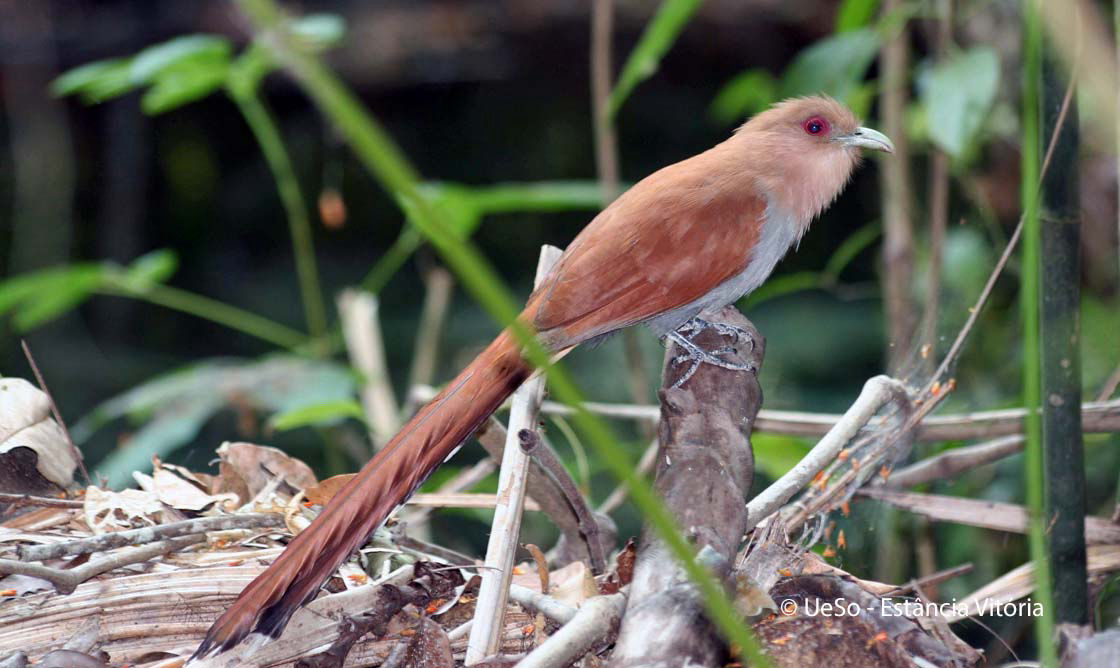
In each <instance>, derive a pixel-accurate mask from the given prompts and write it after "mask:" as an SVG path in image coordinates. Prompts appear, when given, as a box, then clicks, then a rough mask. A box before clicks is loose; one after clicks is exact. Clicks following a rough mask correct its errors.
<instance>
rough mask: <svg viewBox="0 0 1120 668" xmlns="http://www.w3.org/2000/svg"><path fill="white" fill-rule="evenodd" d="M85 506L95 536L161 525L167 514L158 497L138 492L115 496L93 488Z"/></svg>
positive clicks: (115, 494)
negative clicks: (161, 519) (164, 512)
mask: <svg viewBox="0 0 1120 668" xmlns="http://www.w3.org/2000/svg"><path fill="white" fill-rule="evenodd" d="M84 502H85V505H84V507H83V509H82V510H83V512H84V514H85V520H86V524H88V525H89V528H90V529H92V530H93V532H94V533H95V534H100V533H106V532H109V531H117V530H119V529H132V528H133V527H137V526H149V525H154V524H159V522H160V518H161V516H162V515H163V511H164V508H163V504H161V503H160V502H159V498H158V497H157V496H156V495H155V493H153V492H148V491H144V490H139V489H126V490H123V491H120V492H113V491H110V490H105V489H101V488H99V487H94V486H92V485H90V486H89V487H87V488H86V497H85V499H84Z"/></svg>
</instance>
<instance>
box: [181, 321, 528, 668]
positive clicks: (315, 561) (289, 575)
mask: <svg viewBox="0 0 1120 668" xmlns="http://www.w3.org/2000/svg"><path fill="white" fill-rule="evenodd" d="M530 373H531V367H530V366H529V365H528V363H527V362H525V360H524V359H523V358H522V356H521V354H520V349H519V346H518V345H517V344H516V341H515V340H514V338H513V337H512V335H510V334H509V333H508V332H504V333H502V334H501V335H500V336H499V337H498V338H497V339H495V340H494V342H493V343H491V344H490V346H489V347H488V348H487V349H486V350H484V351H483V352H482V353H481V354H480V355H479V356H478V357H477V358H476V359H475V360H474V361H473V362H472V363H471V364H470V365H469V366H468V367H467V368H466V369H464V370H463V372H462V373H460V374H459V376H457V377H456V378H455V380H453V381H452V382H451V383H450V384H449V385H448V386H447V388H446V389H445V390H444V391H443V392H441V393H440V394H439V395H438V396H437V397H436V398H435V399H433V400H432V402H431V403H429V404H428V405H427V406H425V407H424V408H423V409H422V410H421V411H420V412H419V413H417V414H416V416H415V417H414V418H412V420H410V421H409V423H408V424H407V425H405V426H404V428H403V429H402V430H401V431H400V432H399V433H398V434H397V435H396V436H394V437H393V439H392V440H391V441H389V443H387V444H386V445H385V447H384V448H383V449H382V450H381V451H380V452H378V453H377V455H376V456H375V457H374V458H373V459H371V460H370V461H369V463H367V464H366V465H365V466H364V467H363V468H362V470H361V472H359V473H358V475H356V476H354V478H353V479H352V480H351V481H350V482H349V483H348V484H347V485H346V486H345V487H343V488H342V490H341V491H339V492H338V494H336V495H335V497H334V498H333V499H332V500H331V501H330V503H328V504H327V507H326V508H325V509H324V510H323V512H322V513H321V514H320V515H319V517H317V518H316V519H315V521H314V522H312V524H311V526H309V527H308V528H307V529H306V530H304V531H303V532H302V533H300V534H299V535H298V536H296V537H295V539H294V540H293V541H292V542H291V543H290V544H289V545H288V547H287V549H286V550H284V552H283V553H282V554H281V555H280V556H279V557H278V558H277V559H276V561H274V562H273V563H272V565H271V566H269V568H268V569H267V570H266V571H265V572H263V573H261V574H260V575H259V576H257V578H256V579H255V580H253V581H252V582H251V583H250V584H249V586H248V587H246V588H245V590H244V591H242V592H241V595H240V596H238V598H237V600H236V601H234V603H233V605H232V606H230V608H229V609H228V610H226V612H225V613H224V614H223V615H222V616H221V617H220V618H219V619H218V620H217V621H216V622H214V625H213V626H211V627H210V630H209V631H208V632H207V633H206V638H205V639H204V640H203V641H202V644H200V645H199V647H198V649H197V650H196V651H195V653H194V656H193V657H192V659H196V658H202V657H205V656H208V655H210V654H216V653H219V652H223V651H225V650H228V649H230V648H232V647H234V646H235V645H237V644H238V643H240V642H241V641H242V640H243V639H245V637H246V636H248V635H249V634H250V633H254V632H256V633H261V634H265V635H268V636H271V637H273V638H275V637H279V635H280V633H281V631H283V629H284V626H285V625H286V624H287V623H288V619H289V618H290V617H291V616H292V613H294V612H295V611H296V610H297V609H298V608H299V607H300V606H302V605H303V604H304V603H306V602H308V601H310V600H311V599H312V598H314V597H315V594H316V593H317V592H318V591H319V587H320V586H322V584H323V583H324V582H325V581H326V580H327V578H329V577H330V576H331V574H332V573H333V572H334V571H335V569H336V568H338V566H339V564H341V563H342V562H343V561H345V560H346V559H347V558H348V557H349V556H350V554H351V553H352V552H353V551H354V550H355V549H357V548H358V547H359V546H361V545H362V544H363V543H365V542H366V540H368V538H369V536H370V535H371V534H372V533H373V532H374V531H375V530H376V529H377V528H378V527H379V526H381V524H382V523H383V522H384V521H385V518H386V517H388V516H389V515H390V514H391V513H392V512H393V511H394V510H396V508H397V507H398V506H399V505H400V504H402V503H404V501H405V500H406V499H407V498H408V497H409V496H411V495H412V493H413V492H414V491H415V490H416V488H417V487H419V486H420V484H421V483H423V482H424V480H426V479H427V478H428V476H429V475H431V473H432V472H433V471H434V470H435V469H436V468H437V467H438V466H439V465H440V464H441V463H443V462H444V460H446V459H447V458H448V457H449V456H450V455H451V454H452V453H453V452H454V451H455V450H456V449H457V448H458V447H459V446H460V445H461V444H462V442H463V441H465V440H466V439H467V438H469V437H470V435H471V434H473V433H474V431H475V430H476V429H477V428H478V427H479V426H480V425H481V424H482V422H483V420H485V419H486V418H487V417H489V416H490V414H491V413H493V412H494V411H495V410H497V409H498V407H499V406H500V405H501V404H502V402H503V401H505V400H506V398H507V397H509V395H510V394H512V393H513V391H514V390H516V389H517V388H518V387H519V386H520V385H521V383H523V382H524V381H525V379H526V378H528V376H529V374H530Z"/></svg>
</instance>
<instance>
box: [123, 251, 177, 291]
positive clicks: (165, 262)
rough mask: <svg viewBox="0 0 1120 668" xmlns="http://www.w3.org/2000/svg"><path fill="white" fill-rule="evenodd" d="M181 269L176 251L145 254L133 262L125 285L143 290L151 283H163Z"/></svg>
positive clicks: (125, 278)
mask: <svg viewBox="0 0 1120 668" xmlns="http://www.w3.org/2000/svg"><path fill="white" fill-rule="evenodd" d="M178 268H179V257H178V256H177V255H176V254H175V251H173V250H168V249H166V248H161V249H160V250H154V251H152V252H150V253H145V254H144V255H141V256H140V257H138V258H136V259H135V260H133V262H132V264H131V265H129V267H128V269H127V271H126V272H125V275H124V280H125V283H126V284H127V285H128V286H129V287H132V288H133V289H136V290H143V289H144V288H145V287H147V286H148V285H149V284H151V283H163V282H164V281H166V280H167V279H169V278H171V276H172V274H174V273H175V270H176V269H178Z"/></svg>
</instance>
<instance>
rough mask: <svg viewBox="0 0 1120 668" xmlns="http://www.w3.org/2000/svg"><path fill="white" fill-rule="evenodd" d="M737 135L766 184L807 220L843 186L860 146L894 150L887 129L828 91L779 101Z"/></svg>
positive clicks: (784, 205)
mask: <svg viewBox="0 0 1120 668" xmlns="http://www.w3.org/2000/svg"><path fill="white" fill-rule="evenodd" d="M736 138H737V139H739V140H741V142H742V145H743V146H745V147H748V148H747V150H749V156H748V159H749V160H750V161H751V162H752V163H754V164H755V167H756V169H757V173H758V174H759V175H760V180H761V181H762V182H763V183H762V185H763V186H764V187H765V188H766V189H767V190H768V191H769V192H770V193H771V195H772V196H773V197H775V198H777V200H778V202H777V203H778V204H779V205H781V206H783V208H786V209H787V210H789V211H790V212H791V213H793V214H795V217H796V218H797V219H798V220H800V221H802V222H803V224H806V225H807V224H808V223H809V221H810V220H811V219H812V218H814V217H815V216H816V215H817V214H819V213H820V212H821V210H823V209H824V208H825V207H826V206H828V205H829V204H830V203H831V202H832V200H833V199H835V198H836V196H837V195H838V194H840V191H841V190H843V188H844V185H845V184H847V182H848V179H849V178H850V177H851V174H852V170H854V169H855V167H856V165H858V164H859V161H860V154H861V149H869V150H873V151H884V152H886V153H893V152H894V145H893V144H892V143H891V140H890V139H888V138H887V136H886V135H884V134H883V133H881V132H879V131H877V130H872V129H871V128H867V127H863V126H861V125H860V122H859V119H857V118H856V116H855V114H853V113H852V111H851V110H850V109H848V108H847V107H846V106H844V105H843V104H841V103H840V102H837V101H836V100H834V99H832V98H830V97H824V96H813V97H799V98H793V99H789V100H785V101H783V102H779V103H778V104H775V105H774V106H773V107H771V108H769V109H767V110H766V111H763V112H762V113H760V114H758V115H757V116H755V117H754V118H752V119H751V120H749V121H747V122H746V123H745V124H744V125H743V126H742V127H741V128H740V129H739V131H738V132H737V133H736ZM752 171H753V170H752Z"/></svg>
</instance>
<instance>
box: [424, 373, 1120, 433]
mask: <svg viewBox="0 0 1120 668" xmlns="http://www.w3.org/2000/svg"><path fill="white" fill-rule="evenodd" d="M412 392H413V395H414V396H416V397H417V398H418V399H421V400H430V399H431V398H433V397H435V395H436V389H435V388H432V387H426V386H419V387H414V388H413V389H412ZM583 407H584V408H585V409H586V410H587V411H588V412H590V413H594V414H596V415H601V416H603V417H609V418H616V419H622V420H644V421H650V422H655V421H657V420H658V419H659V417H658V416H659V415H660V413H659V410H660V409H658V407H657V406H652V405H647V404H616V403H603V402H594V401H589V402H586V403H584V404H583ZM541 412H542V413H545V414H547V415H572V414H573V413H574V411H573V410H572V409H571V407H569V406H565V405H564V404H559V403H556V402H554V401H545V402H544V403H543V404H541ZM1026 415H1027V411H1026V409H1025V408H1005V409H999V410H993V411H977V412H974V413H959V414H950V415H937V416H930V417H926V418H925V419H923V420H922V421H921V423H920V424H919V425H918V427H917V429H915V431H914V439H915V440H916V441H921V442H925V443H929V442H934V441H957V440H959V441H967V440H976V439H987V438H995V437H997V436H1010V435H1014V434H1021V433H1023V419H1024V418H1025V417H1026ZM842 417H843V416H842V415H838V414H835V413H810V412H804V411H776V410H766V409H763V410H761V411H759V413H758V418H757V419H756V420H755V425H754V431H758V432H765V433H770V434H782V435H785V436H806V437H813V436H816V437H820V436H824V435H825V434H827V433H828V431H829V430H830V429H832V427H833V426H835V425H836V423H837V422H839V421H840V419H841V418H842ZM1081 426H1082V429H1083V430H1084V431H1085V433H1089V434H1111V433H1114V432H1120V400H1115V399H1114V400H1112V401H1088V402H1085V403H1083V404H1081Z"/></svg>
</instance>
